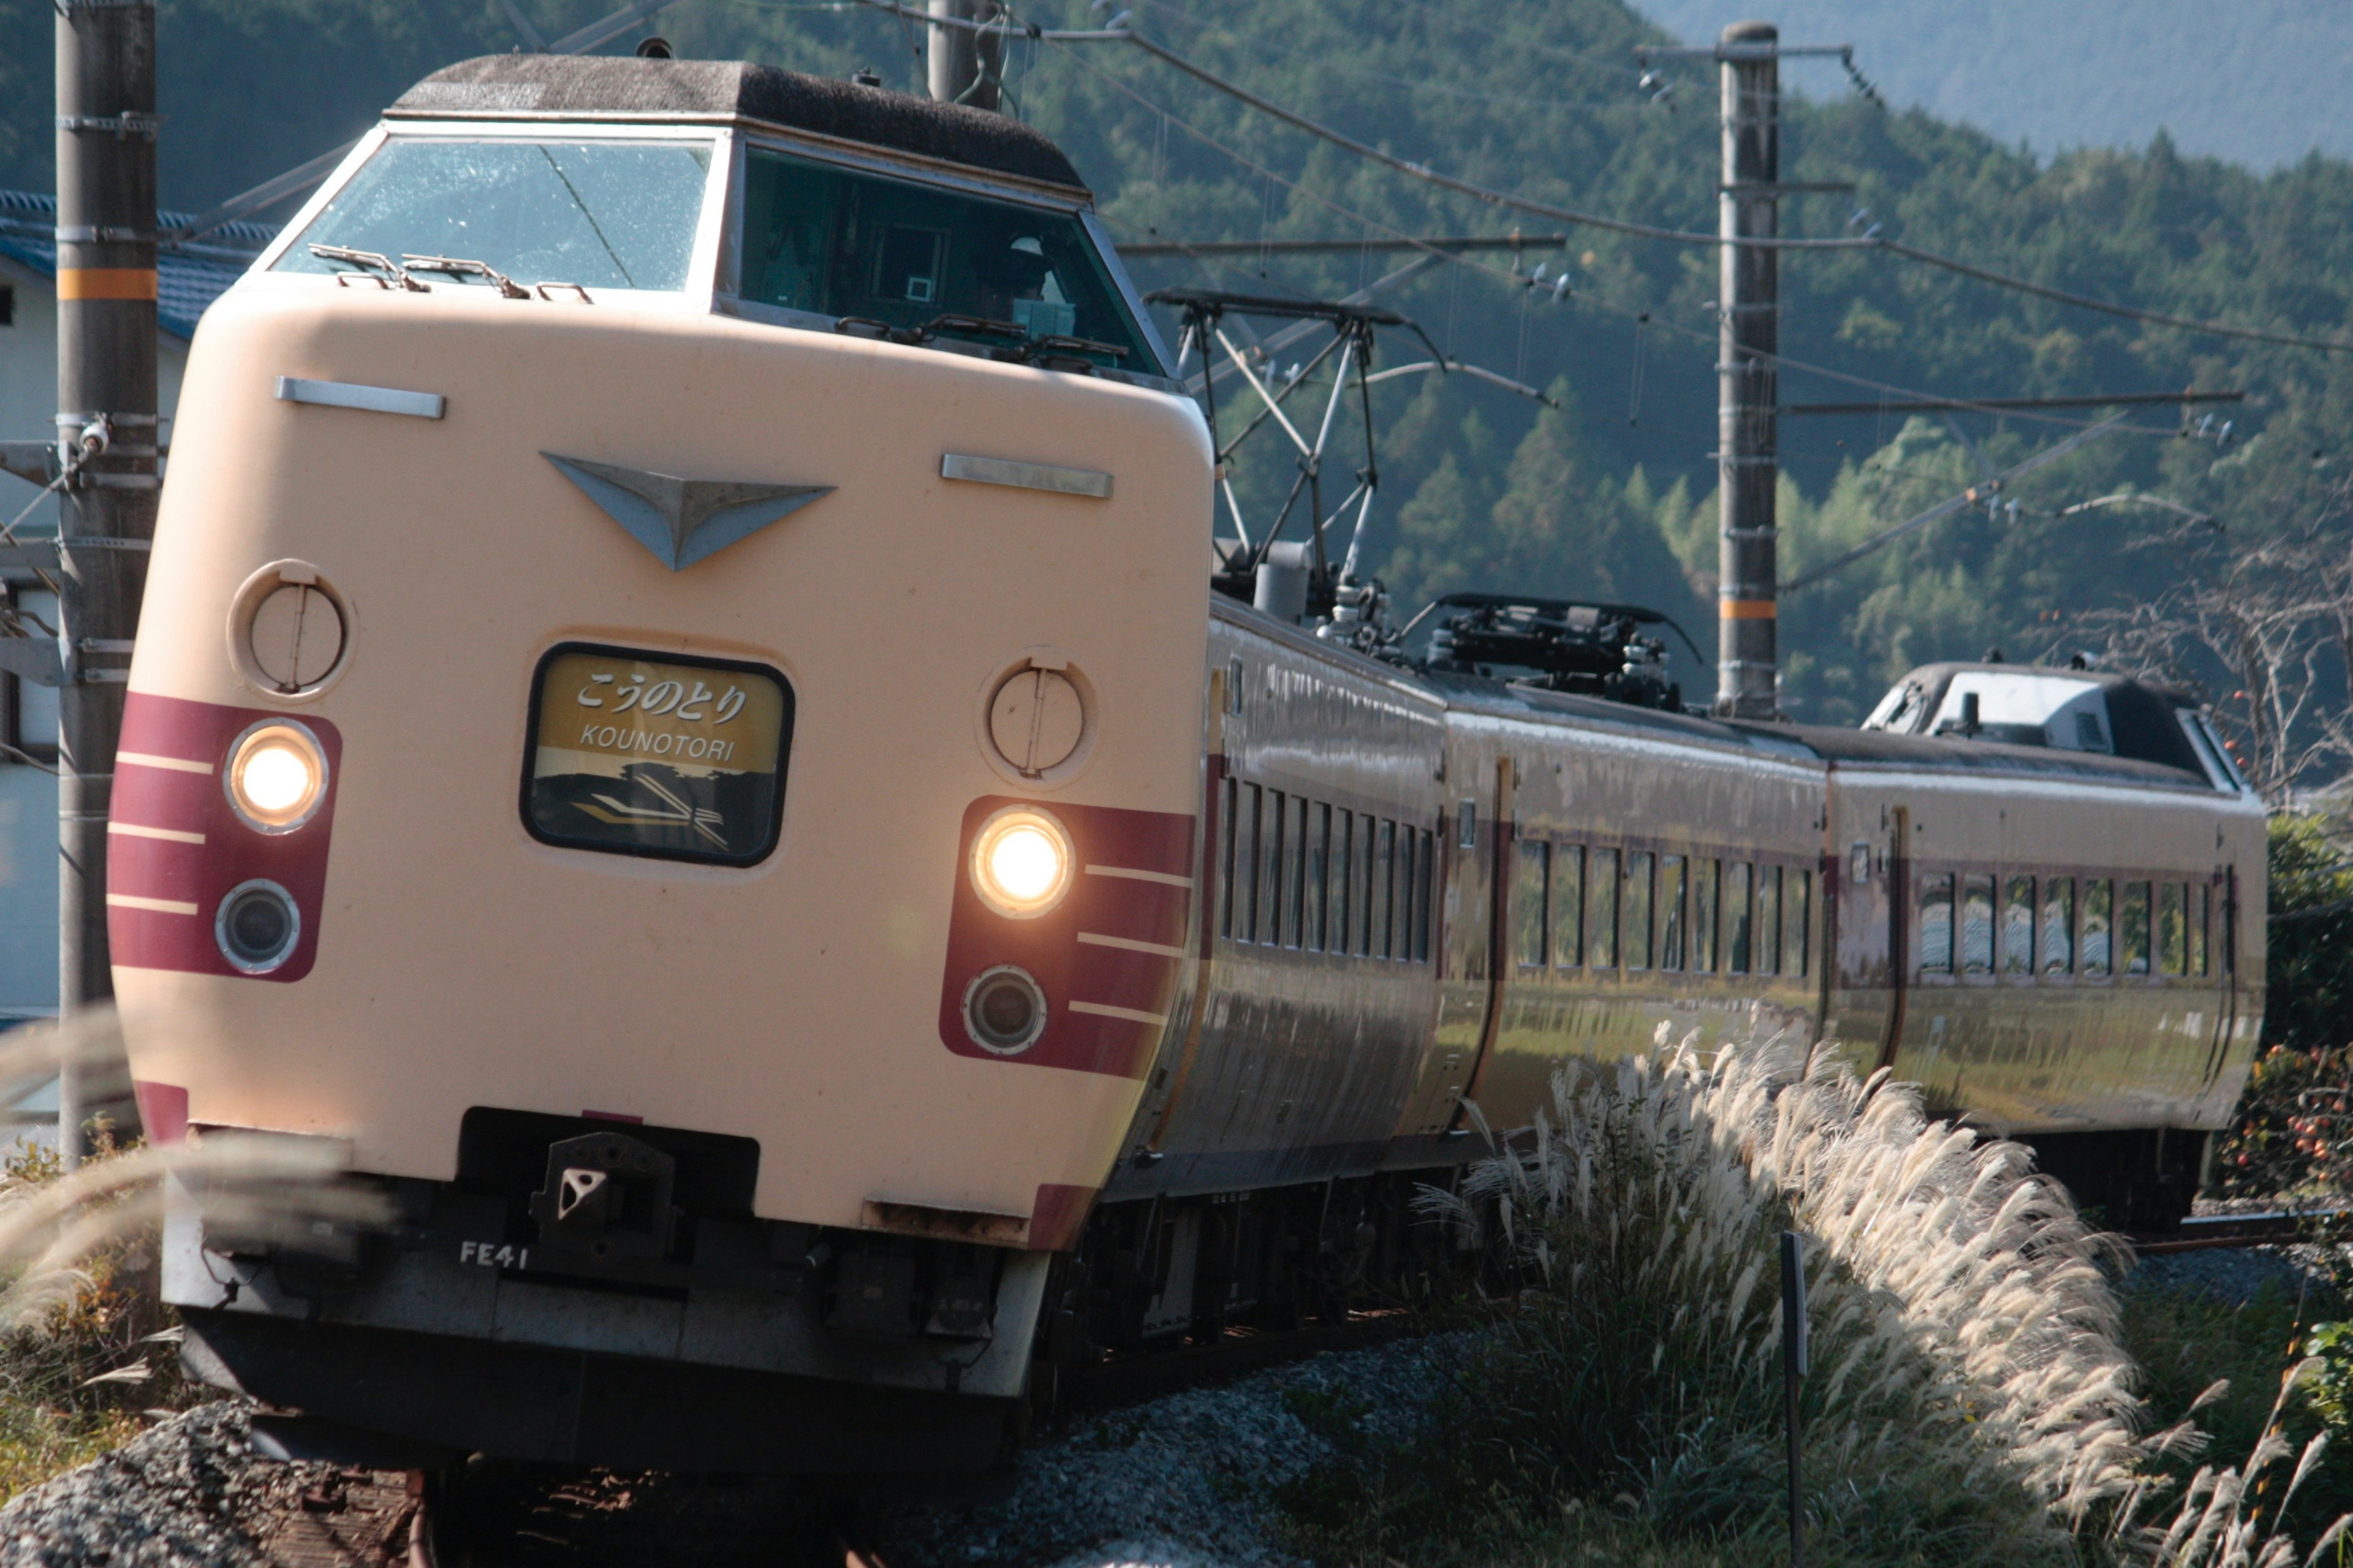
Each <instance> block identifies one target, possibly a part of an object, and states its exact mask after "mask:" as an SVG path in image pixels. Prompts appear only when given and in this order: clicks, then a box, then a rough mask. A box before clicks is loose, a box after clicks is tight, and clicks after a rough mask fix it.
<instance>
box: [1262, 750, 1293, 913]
mask: <svg viewBox="0 0 2353 1568" xmlns="http://www.w3.org/2000/svg"><path fill="white" fill-rule="evenodd" d="M1290 815H1291V813H1290V809H1289V804H1288V801H1287V798H1286V797H1285V796H1284V795H1283V793H1282V791H1281V790H1279V789H1271V790H1269V791H1267V792H1266V815H1265V816H1263V817H1261V819H1260V824H1259V830H1258V862H1259V864H1258V887H1259V893H1258V940H1259V941H1261V942H1264V943H1266V944H1267V945H1268V946H1269V947H1280V946H1282V916H1283V908H1282V881H1283V878H1282V871H1283V859H1282V843H1283V832H1282V830H1283V826H1284V824H1285V823H1286V822H1287V821H1288V820H1289V817H1290Z"/></svg>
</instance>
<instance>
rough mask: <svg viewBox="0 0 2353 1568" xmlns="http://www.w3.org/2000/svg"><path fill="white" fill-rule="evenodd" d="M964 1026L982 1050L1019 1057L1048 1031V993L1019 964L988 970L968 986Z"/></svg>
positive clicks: (965, 994)
mask: <svg viewBox="0 0 2353 1568" xmlns="http://www.w3.org/2000/svg"><path fill="white" fill-rule="evenodd" d="M964 1026H965V1032H966V1033H968V1034H970V1035H971V1036H972V1038H973V1043H974V1044H976V1045H977V1046H978V1047H980V1048H981V1049H982V1050H985V1051H987V1052H990V1053H992V1054H993V1055H996V1056H1000V1057H1018V1056H1019V1055H1020V1054H1021V1053H1022V1052H1023V1051H1026V1050H1028V1049H1029V1047H1032V1046H1034V1045H1036V1044H1037V1043H1038V1037H1039V1036H1040V1035H1042V1034H1044V1033H1045V1032H1046V993H1045V992H1044V991H1042V990H1040V989H1039V986H1038V982H1037V981H1036V980H1034V979H1032V978H1031V977H1030V975H1029V971H1028V970H1026V969H1023V968H1020V967H1019V966H1018V965H1016V964H1011V963H1000V964H998V965H997V967H996V968H994V969H989V970H984V971H982V972H981V973H980V974H979V975H977V976H976V977H975V979H974V980H973V983H972V984H970V985H967V986H965V993H964Z"/></svg>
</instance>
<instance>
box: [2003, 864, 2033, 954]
mask: <svg viewBox="0 0 2353 1568" xmlns="http://www.w3.org/2000/svg"><path fill="white" fill-rule="evenodd" d="M2001 972H2002V973H2004V974H2031V973H2034V879H2033V878H2031V877H2012V878H2010V880H2009V881H2007V882H2006V883H2004V884H2003V885H2002V900H2001Z"/></svg>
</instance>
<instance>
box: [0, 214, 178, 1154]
mask: <svg viewBox="0 0 2353 1568" xmlns="http://www.w3.org/2000/svg"><path fill="white" fill-rule="evenodd" d="M0 282H7V283H10V284H13V285H14V286H15V287H16V322H15V324H14V325H13V326H6V327H0V440H9V441H46V440H49V439H52V438H54V437H55V434H56V427H55V426H54V425H53V424H52V423H51V420H52V418H53V417H54V416H55V415H56V414H57V410H58V301H57V294H56V291H55V286H54V285H53V284H52V283H51V282H50V281H49V279H47V278H45V277H43V276H41V275H40V274H39V273H37V272H34V271H31V270H30V269H28V268H23V267H20V266H18V265H17V264H16V263H15V262H13V261H10V260H7V259H5V258H0ZM186 364H187V345H186V344H185V343H183V342H180V340H179V339H177V338H174V337H170V336H166V337H164V339H163V340H162V343H161V347H160V350H159V353H158V354H157V363H156V367H155V368H156V374H157V387H158V394H159V395H158V403H159V404H160V405H161V408H162V411H163V412H164V414H165V415H167V416H168V415H169V414H170V413H171V412H172V410H173V408H174V406H175V405H177V404H178V402H179V395H180V375H181V373H182V371H183V370H184V369H185V367H186ZM38 493H39V487H38V486H37V485H31V484H27V483H26V482H25V481H24V480H22V479H16V478H15V477H14V476H13V475H8V474H0V509H5V510H0V522H5V521H8V520H10V519H12V518H14V517H15V516H16V514H17V512H18V511H20V510H23V508H24V506H25V504H26V502H27V501H30V500H33V498H34V497H35V496H36V495H37V494H38ZM57 516H58V514H57V502H56V500H54V499H51V500H45V501H43V502H42V503H41V504H40V505H39V506H38V507H37V508H35V509H34V511H33V513H32V515H31V516H30V517H28V518H26V520H25V521H24V522H23V523H22V524H20V525H19V527H18V530H17V531H18V535H19V537H23V536H26V535H44V534H45V535H50V536H54V535H55V534H56V533H57V531H58V521H57ZM57 1006H58V786H57V781H56V780H55V779H54V778H52V777H50V776H49V775H48V774H47V773H43V772H41V771H40V770H39V769H38V768H33V767H27V766H26V765H25V764H23V763H16V762H14V761H12V760H10V759H8V758H6V757H5V756H0V1023H4V1022H5V1021H6V1020H7V1019H10V1018H21V1017H26V1016H40V1015H45V1014H53V1013H55V1012H56V1011H57ZM0 1121H5V1117H0ZM0 1131H5V1129H0ZM0 1144H5V1138H0Z"/></svg>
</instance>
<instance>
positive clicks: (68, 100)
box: [57, 0, 162, 1165]
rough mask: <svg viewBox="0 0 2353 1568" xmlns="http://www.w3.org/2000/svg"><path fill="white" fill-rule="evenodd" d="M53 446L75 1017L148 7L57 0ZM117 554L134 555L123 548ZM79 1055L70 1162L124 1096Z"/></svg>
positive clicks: (83, 980) (144, 352)
mask: <svg viewBox="0 0 2353 1568" xmlns="http://www.w3.org/2000/svg"><path fill="white" fill-rule="evenodd" d="M57 14H58V20H57V45H58V52H57V96H58V111H57V148H58V231H57V238H58V443H59V445H60V447H62V448H63V449H64V450H65V451H66V452H67V453H68V454H69V461H70V462H72V463H73V464H74V465H75V475H74V478H73V479H72V482H71V483H70V484H69V485H68V487H67V488H66V489H64V490H63V491H62V492H61V494H60V496H59V504H58V538H59V540H60V542H61V546H62V548H61V550H60V552H59V553H60V556H61V559H62V565H63V570H62V571H61V573H60V574H59V576H58V586H59V588H60V589H61V590H62V592H61V594H60V595H59V597H60V599H61V600H62V603H61V605H60V606H59V613H60V616H61V617H62V619H61V623H60V625H59V627H58V630H59V634H60V636H59V640H60V643H61V644H62V646H61V647H60V649H59V652H60V653H61V654H62V655H63V658H64V665H65V685H64V687H63V689H61V690H60V691H59V693H58V1005H59V1012H60V1014H61V1015H62V1016H64V1017H65V1018H66V1019H69V1020H70V1019H72V1018H73V1017H75V1016H77V1015H79V1014H82V1013H85V1012H87V1011H88V1010H90V1008H92V1007H95V1006H98V1005H102V1004H104V1003H106V1002H107V1001H108V1000H110V999H111V997H112V996H113V994H114V976H113V972H112V969H111V964H110V963H109V958H108V951H107V937H106V849H107V841H106V822H107V813H108V808H109V805H110V803H111V797H112V793H113V784H114V753H115V746H116V742H118V741H119V740H120V739H121V732H122V701H123V695H124V691H125V689H126V687H125V681H126V679H127V674H128V668H129V658H128V655H129V651H130V647H131V638H132V635H133V633H134V632H135V631H136V629H137V626H138V621H139V601H140V595H141V594H142V590H143V589H144V588H145V586H146V577H147V554H146V551H145V549H144V548H143V544H144V542H145V541H148V540H151V539H153V537H154V534H155V502H156V492H157V489H158V488H159V486H160V485H161V483H162V480H161V479H160V477H159V468H158V464H157V460H156V457H157V447H158V436H159V434H160V431H159V427H158V425H157V422H156V396H155V131H156V119H155V5H154V0H58V5H57ZM125 543H131V544H133V545H137V546H139V547H138V548H124V547H123V546H124V544H125ZM93 1068H94V1064H91V1063H90V1062H88V1061H87V1060H80V1059H73V1058H69V1060H68V1061H67V1063H66V1065H65V1068H64V1070H63V1072H62V1074H61V1075H60V1078H59V1080H58V1144H59V1148H60V1150H61V1151H62V1152H63V1153H64V1156H65V1159H66V1162H67V1163H68V1164H69V1165H70V1164H73V1163H77V1162H78V1161H79V1157H80V1154H81V1136H82V1124H83V1122H84V1121H85V1119H86V1118H88V1117H89V1116H90V1115H91V1114H94V1113H95V1112H97V1111H99V1110H110V1111H113V1112H116V1113H117V1114H118V1115H119V1117H120V1118H121V1119H123V1120H128V1119H129V1113H128V1110H127V1108H122V1107H117V1106H112V1105H106V1104H101V1103H100V1102H99V1101H100V1098H101V1097H105V1096H111V1095H114V1094H119V1089H115V1088H114V1087H113V1086H110V1085H105V1084H101V1083H100V1082H99V1081H98V1080H97V1079H96V1078H95V1076H94V1070H93Z"/></svg>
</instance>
